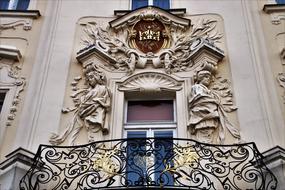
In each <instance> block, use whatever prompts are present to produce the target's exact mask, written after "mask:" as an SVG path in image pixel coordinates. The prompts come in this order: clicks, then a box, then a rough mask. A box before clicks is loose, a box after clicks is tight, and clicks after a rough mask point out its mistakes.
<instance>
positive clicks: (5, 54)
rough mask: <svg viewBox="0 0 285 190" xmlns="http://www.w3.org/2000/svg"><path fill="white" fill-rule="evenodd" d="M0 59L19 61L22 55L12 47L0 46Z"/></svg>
mask: <svg viewBox="0 0 285 190" xmlns="http://www.w3.org/2000/svg"><path fill="white" fill-rule="evenodd" d="M0 58H6V59H12V60H15V61H20V59H21V58H22V54H21V52H20V50H19V49H17V48H16V47H14V46H7V45H0Z"/></svg>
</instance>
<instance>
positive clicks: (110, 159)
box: [20, 138, 277, 190]
mask: <svg viewBox="0 0 285 190" xmlns="http://www.w3.org/2000/svg"><path fill="white" fill-rule="evenodd" d="M262 158H263V157H262V155H261V154H260V153H259V151H258V150H257V148H256V145H255V144H254V143H246V144H235V145H210V144H203V143H199V142H196V141H193V140H187V139H174V138H173V139H165V138H155V139H153V138H146V139H145V138H144V139H120V140H110V141H100V142H95V143H91V144H88V145H82V146H74V147H59V146H48V145H40V147H39V149H38V152H37V154H36V156H35V159H34V164H33V166H32V167H31V168H30V170H29V171H28V172H27V173H26V175H25V176H24V177H23V178H22V180H21V181H20V189H21V190H25V189H29V190H31V189H49V190H50V189H119V188H134V189H152V188H153V189H160V188H164V189H276V187H277V179H276V177H275V176H274V175H273V174H272V172H271V171H270V170H269V169H268V168H267V167H266V166H265V165H264V163H263V161H262Z"/></svg>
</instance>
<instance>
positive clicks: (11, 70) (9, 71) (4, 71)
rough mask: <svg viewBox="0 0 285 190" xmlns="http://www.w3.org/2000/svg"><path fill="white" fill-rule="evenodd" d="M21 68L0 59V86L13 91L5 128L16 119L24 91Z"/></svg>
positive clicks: (24, 80) (9, 61) (11, 62)
mask: <svg viewBox="0 0 285 190" xmlns="http://www.w3.org/2000/svg"><path fill="white" fill-rule="evenodd" d="M21 69H22V68H21V66H19V65H14V61H13V60H8V59H4V58H1V57H0V85H1V87H3V88H4V89H5V88H6V87H7V89H9V90H12V89H15V93H14V94H13V100H12V103H11V107H10V108H9V112H8V116H7V122H6V126H11V125H12V121H13V120H14V119H15V117H16V112H17V110H18V104H19V103H20V98H19V96H20V93H21V92H22V91H23V90H24V87H25V85H26V79H25V78H24V77H22V76H21V75H20V73H21Z"/></svg>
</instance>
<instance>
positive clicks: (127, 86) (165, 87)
mask: <svg viewBox="0 0 285 190" xmlns="http://www.w3.org/2000/svg"><path fill="white" fill-rule="evenodd" d="M181 88H182V87H181V83H179V82H178V81H176V80H175V79H173V78H171V77H170V76H167V75H165V74H161V73H155V72H147V73H141V74H137V75H134V76H132V77H130V78H128V79H127V80H126V81H124V82H123V83H122V84H121V85H120V86H119V90H121V91H138V92H161V91H178V90H180V89H181Z"/></svg>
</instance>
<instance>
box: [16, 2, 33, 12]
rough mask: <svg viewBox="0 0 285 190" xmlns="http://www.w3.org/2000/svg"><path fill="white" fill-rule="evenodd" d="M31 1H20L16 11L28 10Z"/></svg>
mask: <svg viewBox="0 0 285 190" xmlns="http://www.w3.org/2000/svg"><path fill="white" fill-rule="evenodd" d="M29 3H30V0H19V1H18V4H17V8H16V10H27V9H28V7H29Z"/></svg>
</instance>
